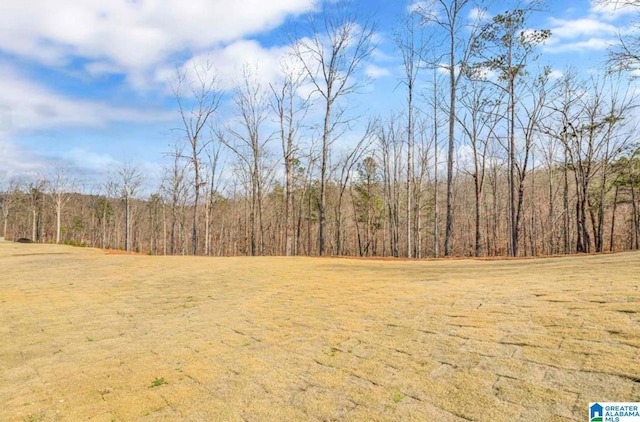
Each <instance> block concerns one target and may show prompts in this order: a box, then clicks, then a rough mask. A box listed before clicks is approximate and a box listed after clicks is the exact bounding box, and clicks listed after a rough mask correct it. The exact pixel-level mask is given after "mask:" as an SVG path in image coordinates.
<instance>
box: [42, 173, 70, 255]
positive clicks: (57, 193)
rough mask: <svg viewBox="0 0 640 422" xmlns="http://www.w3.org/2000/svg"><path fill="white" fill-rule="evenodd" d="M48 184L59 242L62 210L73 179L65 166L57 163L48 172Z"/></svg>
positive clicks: (57, 241)
mask: <svg viewBox="0 0 640 422" xmlns="http://www.w3.org/2000/svg"><path fill="white" fill-rule="evenodd" d="M48 186H49V192H50V193H51V196H52V197H53V205H54V208H55V212H56V243H60V229H61V219H62V210H63V209H64V207H65V205H67V203H68V202H69V200H70V199H71V196H72V193H73V192H72V190H73V188H74V186H75V181H74V180H73V178H72V177H71V175H70V174H69V170H68V169H67V168H65V167H62V166H61V165H57V166H55V167H54V168H53V169H52V170H51V171H50V172H49V185H48Z"/></svg>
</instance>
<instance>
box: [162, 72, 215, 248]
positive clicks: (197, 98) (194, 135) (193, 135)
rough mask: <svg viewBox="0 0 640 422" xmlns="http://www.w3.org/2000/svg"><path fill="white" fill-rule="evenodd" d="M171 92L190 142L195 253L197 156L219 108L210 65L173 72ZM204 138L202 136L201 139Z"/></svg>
mask: <svg viewBox="0 0 640 422" xmlns="http://www.w3.org/2000/svg"><path fill="white" fill-rule="evenodd" d="M176 73H177V74H176V80H175V83H174V84H173V92H174V95H175V98H176V101H177V103H178V109H179V111H180V118H181V119H182V124H183V129H184V132H185V135H186V139H187V142H188V145H189V151H188V153H187V155H186V156H185V158H186V159H187V161H188V163H189V165H190V166H191V168H192V170H193V191H194V204H193V221H192V226H191V227H192V229H191V253H192V254H193V255H196V254H197V253H198V214H199V213H198V211H199V204H200V190H201V189H202V186H203V181H202V175H201V173H202V169H201V165H202V164H201V162H200V159H201V158H200V157H201V155H202V151H203V150H204V149H205V148H206V147H207V145H208V143H209V142H210V141H211V139H210V138H207V135H209V134H210V133H211V131H210V130H209V131H207V129H211V123H212V120H213V116H214V114H215V113H216V111H217V110H218V105H219V103H220V96H221V92H220V90H219V89H218V84H217V79H216V76H215V74H214V68H213V65H211V64H210V63H207V64H203V65H194V67H193V68H192V69H189V70H188V71H180V70H178V71H177V72H176ZM203 138H204V139H203Z"/></svg>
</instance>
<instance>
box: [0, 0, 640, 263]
mask: <svg viewBox="0 0 640 422" xmlns="http://www.w3.org/2000/svg"><path fill="white" fill-rule="evenodd" d="M538 6H539V3H538V2H512V3H511V8H510V9H509V10H507V11H505V12H502V13H500V14H496V15H492V16H491V15H489V14H488V13H487V11H486V9H484V7H486V5H485V4H483V3H482V2H472V1H467V0H434V1H431V2H421V3H420V6H419V7H413V8H411V9H410V10H409V11H407V14H406V16H404V17H403V18H402V19H400V20H399V21H398V26H397V30H396V31H395V32H394V43H395V45H396V46H397V50H396V51H397V54H398V55H399V59H400V61H401V63H402V78H401V79H400V81H399V84H398V86H399V89H401V90H402V92H403V95H404V98H405V100H404V101H403V103H402V105H401V106H400V108H399V109H391V108H390V110H389V111H388V113H387V114H386V115H376V116H370V115H364V114H363V113H361V112H359V111H358V110H355V109H354V108H352V107H350V100H351V99H352V98H355V97H357V96H358V95H359V93H361V92H362V91H363V90H364V89H366V88H367V83H368V76H367V72H366V69H365V68H366V65H367V64H368V60H369V59H370V58H371V56H372V55H374V54H375V53H376V48H377V42H378V41H377V38H376V24H375V20H374V19H372V18H370V17H361V16H358V15H357V14H356V13H354V12H353V10H351V9H350V7H349V5H348V3H344V2H324V3H323V7H322V10H321V12H319V13H317V14H311V15H309V19H308V20H306V21H303V22H302V23H300V24H299V25H297V26H296V27H294V28H291V29H290V32H289V33H288V34H287V38H288V39H289V41H290V48H289V51H288V54H287V55H286V57H285V59H284V60H283V61H282V65H281V70H280V75H279V79H278V80H277V81H275V82H265V81H264V79H263V78H261V73H260V67H259V64H253V63H250V62H248V63H247V64H246V65H245V66H244V67H243V68H242V69H241V70H239V71H238V74H237V76H236V77H237V80H235V81H233V84H234V86H235V89H231V90H226V91H225V90H224V89H223V88H222V87H223V86H225V85H224V84H223V83H222V82H223V81H221V80H220V77H219V75H217V74H216V70H215V63H206V64H200V65H198V64H196V65H194V66H193V68H189V69H178V70H177V71H176V75H175V80H174V81H173V84H172V88H173V94H174V97H175V102H176V106H177V117H178V118H179V119H180V122H181V124H182V127H181V129H180V133H179V135H177V136H176V139H175V141H174V142H173V144H172V145H171V148H170V149H169V150H168V152H167V153H166V154H165V156H164V157H163V158H164V165H165V168H164V171H163V176H162V179H161V180H148V178H147V177H148V175H145V174H143V173H142V171H141V170H140V169H139V168H137V167H136V166H135V165H134V164H132V163H123V164H122V165H121V166H120V167H118V168H117V169H114V170H113V172H112V174H111V175H109V176H108V177H107V176H106V175H105V177H106V181H105V182H104V183H103V184H102V186H101V187H100V188H92V189H88V188H83V187H82V186H81V185H79V184H78V183H77V181H76V180H74V178H73V176H72V175H71V174H70V173H69V172H68V171H67V170H66V169H64V168H59V169H55V170H52V171H51V172H50V173H49V174H46V175H39V176H37V177H31V178H30V177H21V178H10V179H5V180H0V207H1V210H2V213H1V216H2V219H3V222H2V226H1V227H2V229H3V233H2V234H3V235H4V237H5V238H6V239H9V240H14V239H18V238H22V237H27V238H30V239H32V240H34V241H37V242H55V243H62V242H65V243H70V244H77V245H87V246H96V247H102V248H115V249H123V250H125V251H137V252H141V253H148V254H167V255H174V254H175V255H206V256H227V255H287V256H290V255H320V256H322V255H351V256H388V257H409V258H422V257H440V256H537V255H552V254H570V253H587V252H605V251H620V250H626V249H638V248H639V247H640V203H639V201H640V145H639V143H638V139H637V138H636V135H635V133H636V132H637V129H638V128H637V124H638V121H637V116H636V115H637V110H636V109H637V106H638V104H639V102H638V100H639V99H638V97H637V94H636V91H635V90H634V89H633V86H632V81H630V79H629V75H628V74H627V73H624V70H625V69H634V68H635V66H636V65H637V60H636V57H637V54H638V52H637V51H636V50H637V49H635V45H634V44H633V43H631V42H630V41H627V42H626V43H623V44H621V46H620V47H619V49H617V50H615V49H614V50H612V66H611V69H602V71H601V72H599V73H597V74H595V73H593V74H589V75H586V76H584V75H583V74H578V72H576V71H575V69H564V70H563V71H562V74H558V72H553V71H552V70H551V69H549V68H547V67H544V66H541V65H540V64H539V60H538V59H539V56H540V46H542V45H544V43H545V42H546V41H547V40H548V39H549V38H550V37H552V36H553V34H552V33H551V32H550V31H549V30H547V29H544V28H535V29H532V27H531V24H530V19H531V16H534V15H535V14H536V13H538V10H537V9H536V8H537V7H538ZM620 49H622V50H620ZM621 51H624V52H625V53H626V55H622V54H621ZM226 100H228V101H229V102H230V103H231V104H233V107H232V108H233V111H232V113H231V116H224V118H220V116H221V113H222V112H221V107H220V104H221V102H222V101H226ZM441 213H444V215H443V216H441ZM443 217H444V218H443Z"/></svg>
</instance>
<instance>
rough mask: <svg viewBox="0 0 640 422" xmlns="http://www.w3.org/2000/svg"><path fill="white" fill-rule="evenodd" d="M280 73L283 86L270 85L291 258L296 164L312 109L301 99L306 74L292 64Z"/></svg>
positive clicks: (293, 236) (284, 65)
mask: <svg viewBox="0 0 640 422" xmlns="http://www.w3.org/2000/svg"><path fill="white" fill-rule="evenodd" d="M281 73H282V77H283V80H282V83H281V85H271V91H272V93H273V95H272V97H271V108H272V109H273V111H274V113H275V114H276V116H277V119H278V125H279V129H280V141H281V145H282V158H283V160H282V161H283V164H284V177H285V184H284V186H285V188H284V194H285V209H284V220H285V222H284V227H285V230H284V238H285V248H284V253H285V255H286V256H291V255H292V254H293V250H294V238H295V234H294V219H293V183H294V170H295V164H296V162H298V155H299V137H300V130H301V129H302V125H303V121H304V119H305V116H306V115H307V112H308V110H309V107H310V98H308V97H307V98H303V97H301V95H300V87H301V86H302V84H303V83H305V80H306V79H305V74H306V72H305V71H304V70H303V69H296V68H295V66H293V65H292V64H283V65H282V68H281Z"/></svg>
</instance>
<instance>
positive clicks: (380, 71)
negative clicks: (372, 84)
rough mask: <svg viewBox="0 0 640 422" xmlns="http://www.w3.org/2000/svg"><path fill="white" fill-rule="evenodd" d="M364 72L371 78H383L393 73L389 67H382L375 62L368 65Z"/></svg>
mask: <svg viewBox="0 0 640 422" xmlns="http://www.w3.org/2000/svg"><path fill="white" fill-rule="evenodd" d="M364 73H365V75H367V76H368V77H370V78H371V79H378V78H381V77H383V76H389V75H391V72H389V70H388V69H385V68H383V67H380V66H376V65H374V64H370V65H367V67H366V68H365V70H364Z"/></svg>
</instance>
